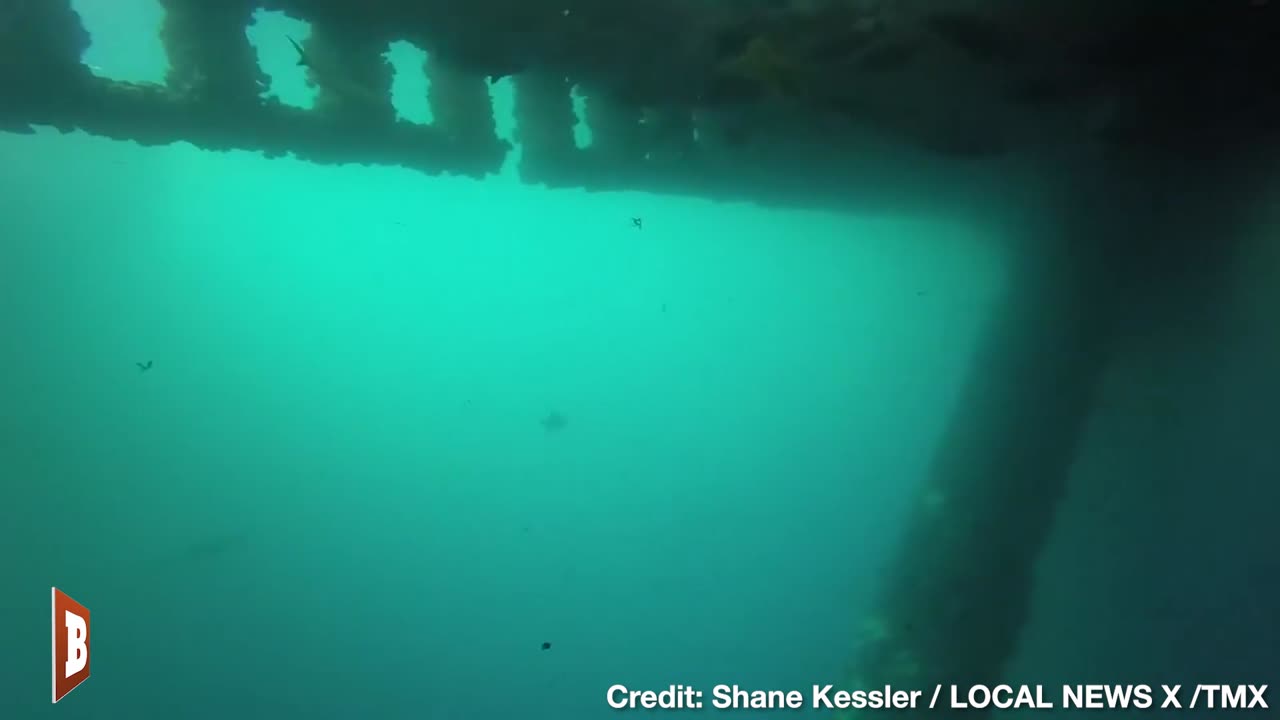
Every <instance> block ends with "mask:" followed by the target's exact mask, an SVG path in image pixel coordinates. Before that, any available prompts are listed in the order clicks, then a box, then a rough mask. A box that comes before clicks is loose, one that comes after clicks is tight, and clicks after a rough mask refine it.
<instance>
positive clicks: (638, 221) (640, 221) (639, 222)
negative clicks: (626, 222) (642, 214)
mask: <svg viewBox="0 0 1280 720" xmlns="http://www.w3.org/2000/svg"><path fill="white" fill-rule="evenodd" d="M631 224H632V225H634V226H635V229H637V230H643V229H644V218H638V217H633V218H631Z"/></svg>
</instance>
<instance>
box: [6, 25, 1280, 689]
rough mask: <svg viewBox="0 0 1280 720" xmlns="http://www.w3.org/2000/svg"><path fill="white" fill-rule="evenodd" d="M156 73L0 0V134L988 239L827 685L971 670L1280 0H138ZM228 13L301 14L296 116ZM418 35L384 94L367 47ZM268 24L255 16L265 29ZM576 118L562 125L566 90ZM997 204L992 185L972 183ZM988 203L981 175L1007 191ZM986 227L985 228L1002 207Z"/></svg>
mask: <svg viewBox="0 0 1280 720" xmlns="http://www.w3.org/2000/svg"><path fill="white" fill-rule="evenodd" d="M162 4H163V6H164V8H165V10H166V16H165V20H164V24H163V27H162V30H161V35H162V39H163V41H164V45H165V48H166V50H167V53H168V56H169V60H170V71H169V75H168V78H167V81H166V83H165V84H163V85H145V84H131V83H124V82H116V81H112V80H108V79H104V78H99V77H96V76H95V75H94V74H93V73H92V72H91V71H90V70H89V69H88V68H87V67H86V66H85V65H84V64H83V63H82V62H81V55H82V53H83V52H84V50H85V49H86V47H87V46H88V42H89V37H88V35H87V33H86V31H85V29H84V28H83V27H82V25H81V23H80V20H79V18H78V17H77V15H76V14H75V12H74V11H73V10H72V8H71V6H70V2H69V0H26V2H23V1H22V0H8V2H6V3H5V4H4V5H3V6H2V7H3V8H5V9H4V11H3V14H2V15H0V129H3V130H6V131H9V132H24V131H29V129H30V128H31V127H32V126H33V125H44V126H52V127H55V128H58V129H60V130H63V131H70V130H73V129H78V130H83V131H85V132H88V133H92V134H95V135H101V136H106V137H112V138H118V139H125V140H133V141H136V142H138V143H141V144H163V143H172V142H176V141H187V142H190V143H192V144H194V145H196V146H199V147H203V148H207V149H211V150H220V149H233V148H235V149H244V150H254V151H261V152H262V153H264V154H266V155H268V156H280V155H285V154H292V155H294V156H296V157H298V158H301V159H304V160H308V161H312V162H317V163H366V164H386V165H400V166H406V167H410V168H414V169H417V170H421V171H423V172H426V173H450V174H457V175H468V176H475V177H483V176H485V175H488V174H491V173H495V172H497V171H498V169H499V168H500V166H501V165H502V163H503V162H504V160H505V159H506V157H507V154H508V153H509V152H511V150H512V149H511V148H510V147H509V146H508V144H507V143H505V142H504V141H502V140H500V139H499V138H498V136H497V134H496V133H495V129H494V120H493V108H492V103H491V99H490V84H491V83H492V82H493V81H495V80H497V79H500V78H507V77H509V78H511V79H512V82H513V83H514V85H515V92H516V125H517V132H518V141H519V143H520V145H521V149H522V156H521V160H520V165H519V172H520V175H521V177H522V178H523V179H525V180H526V181H528V182H532V183H543V184H546V185H549V186H553V187H581V188H586V189H588V190H613V189H625V190H649V191H655V192H661V193H666V194H687V195H694V196H698V197H706V198H713V199H724V200H746V201H754V202H759V203H764V204H782V205H791V206H808V207H817V208H831V209H838V210H843V209H864V208H874V209H877V210H883V209H886V208H889V209H901V208H908V209H914V208H925V209H927V210H928V211H929V212H935V213H936V212H949V211H953V212H955V213H957V214H960V215H965V214H968V215H970V216H972V215H978V214H982V213H983V212H985V211H986V210H987V209H988V208H995V207H997V206H998V207H999V208H1002V210H1001V212H1003V213H1005V215H1004V217H1002V218H1000V219H998V220H997V222H1000V223H1003V224H1009V225H1013V226H1016V225H1017V223H1018V218H1017V217H1016V212H1015V213H1013V214H1009V213H1008V208H1010V207H1016V206H1018V205H1019V203H1020V202H1025V204H1026V205H1027V206H1028V207H1033V208H1034V211H1035V212H1036V213H1039V214H1040V215H1041V216H1043V214H1045V213H1052V214H1056V215H1057V217H1059V218H1060V221H1059V222H1058V223H1057V224H1056V225H1055V227H1054V231H1053V232H1050V233H1047V234H1046V233H1045V232H1044V231H1043V230H1044V225H1043V224H1040V225H1039V226H1038V230H1037V233H1036V234H1035V236H1034V237H1018V236H1017V232H1016V231H1015V232H1013V233H1012V236H1013V239H1014V241H1015V243H1016V244H1014V245H1012V246H1011V252H1012V253H1013V257H1015V258H1016V260H1015V262H1014V264H1013V267H1014V269H1015V271H1016V274H1015V277H1014V279H1013V281H1012V282H1011V284H1010V287H1009V290H1008V295H1007V297H1006V299H1005V301H1004V304H1003V306H1002V309H1001V310H1000V311H999V312H998V313H997V315H996V317H994V318H993V319H992V322H991V324H990V328H989V337H987V339H986V340H985V344H984V346H983V347H984V349H983V350H982V352H981V355H980V358H979V360H978V361H977V362H975V363H974V366H973V367H974V370H973V376H972V378H970V380H969V383H968V386H967V387H966V389H965V391H964V393H963V394H962V397H961V400H960V403H959V405H958V407H957V408H956V410H955V416H954V418H953V420H952V422H951V426H950V427H951V430H950V432H949V433H948V434H947V437H946V439H945V441H944V443H943V445H942V447H941V448H940V449H939V451H938V454H937V458H936V462H935V464H934V470H933V472H932V474H931V477H930V479H929V481H928V482H927V483H926V485H925V486H924V487H923V488H921V490H920V502H919V504H918V507H917V508H916V509H915V511H914V514H913V518H912V521H911V523H910V526H909V530H908V534H907V536H906V538H905V539H904V541H903V548H902V554H901V557H900V559H899V562H897V563H896V564H895V565H894V570H893V571H892V572H893V573H894V575H892V576H891V577H889V578H887V579H886V585H885V596H884V599H883V612H882V613H880V614H879V615H878V616H877V619H876V622H875V623H873V625H874V627H871V628H869V629H868V635H867V637H865V638H859V639H856V641H855V640H851V642H852V643H854V644H855V645H856V648H857V650H856V653H857V655H856V659H855V662H854V663H853V670H852V671H851V672H852V677H850V678H849V681H850V683H851V684H856V685H858V686H860V687H875V686H881V685H885V684H891V685H893V686H895V687H920V686H924V685H925V684H927V683H932V682H945V683H964V682H975V683H977V682H993V681H994V679H997V678H1000V677H1001V673H1002V672H1003V670H1004V668H1005V665H1006V663H1007V662H1008V660H1009V658H1010V656H1011V655H1012V654H1013V652H1014V649H1015V646H1016V643H1017V640H1018V635H1019V632H1020V630H1021V628H1022V625H1023V623H1024V621H1025V619H1026V615H1027V608H1028V603H1029V597H1030V593H1031V590H1032V585H1033V578H1032V573H1033V567H1034V564H1035V562H1036V559H1037V557H1038V556H1039V554H1040V551H1041V550H1042V548H1043V546H1044V544H1045V542H1046V538H1047V536H1048V533H1049V529H1050V528H1051V526H1052V524H1053V520H1054V517H1055V513H1056V511H1057V508H1058V506H1059V502H1060V500H1061V498H1062V497H1063V495H1064V492H1065V489H1066V484H1067V478H1068V474H1069V472H1070V469H1071V466H1072V462H1073V458H1074V457H1075V453H1076V450H1077V447H1078V444H1079V439H1080V436H1081V434H1082V432H1083V431H1084V427H1085V423H1086V420H1087V419H1088V417H1089V414H1090V412H1091V410H1092V407H1093V402H1094V399H1095V397H1096V395H1097V392H1098V388H1099V385H1100V383H1101V382H1102V378H1103V377H1104V373H1105V371H1106V369H1107V368H1108V367H1109V366H1110V365H1111V364H1112V363H1113V362H1114V361H1115V359H1116V357H1117V355H1118V354H1119V353H1123V352H1125V351H1126V348H1128V347H1130V346H1131V343H1132V341H1133V339H1134V338H1141V337H1143V336H1145V335H1147V334H1149V333H1152V332H1156V331H1158V330H1159V329H1160V328H1164V327H1168V326H1170V325H1174V324H1180V323H1184V322H1185V321H1186V320H1187V318H1204V317H1208V316H1211V315H1212V308H1213V307H1215V305H1216V304H1217V303H1219V302H1220V301H1221V300H1222V298H1223V296H1224V293H1225V292H1226V291H1227V287H1226V284H1227V283H1228V282H1229V281H1228V278H1229V277H1231V270H1230V269H1231V268H1232V267H1233V264H1234V263H1237V262H1238V261H1239V259H1238V258H1239V257H1240V253H1242V252H1244V251H1245V248H1244V247H1243V243H1242V242H1241V241H1239V237H1240V236H1239V234H1238V233H1235V232H1234V230H1233V229H1234V228H1235V227H1236V224H1237V222H1238V221H1241V220H1242V218H1243V217H1244V213H1247V212H1248V211H1249V209H1250V208H1251V203H1252V202H1253V200H1254V197H1255V192H1256V190H1257V188H1259V187H1260V184H1259V178H1260V177H1261V176H1262V173H1263V172H1265V171H1266V170H1267V168H1268V161H1270V160H1272V159H1274V156H1275V154H1276V153H1275V150H1274V147H1275V143H1274V136H1275V133H1276V132H1277V131H1280V6H1277V7H1274V8H1273V7H1272V6H1271V5H1272V4H1271V3H1268V2H1265V1H1260V0H1185V1H1183V2H1169V1H1168V0H1128V1H1127V2H1117V1H1116V0H1043V1H1039V2H1028V1H1027V0H741V1H738V2H707V1H706V0H555V1H554V2H552V1H551V0H471V1H470V2H465V3H459V2H457V0H363V1H361V2H355V1H354V0H162ZM258 10H273V11H282V12H284V13H287V14H288V15H290V16H292V17H296V18H298V19H301V20H305V21H306V22H308V23H309V24H310V26H311V28H312V33H311V35H310V36H309V37H307V38H305V39H300V49H301V55H302V59H303V61H304V62H305V63H306V66H307V69H308V71H309V73H310V77H311V80H312V81H313V82H314V83H315V84H316V86H317V87H318V90H319V96H318V100H317V103H316V106H315V108H314V109H310V110H303V109H299V108H294V107H289V106H286V105H284V104H281V103H280V102H278V101H277V100H275V99H273V98H270V97H264V89H265V87H266V85H267V78H265V77H264V75H263V72H262V70H261V68H260V67H259V65H258V62H257V58H256V56H255V51H254V49H253V47H252V46H251V44H250V43H249V41H248V39H247V38H246V35H245V29H246V26H248V25H249V24H250V23H251V22H252V20H253V16H254V13H255V12H256V11H258ZM399 40H406V41H409V42H412V43H413V44H415V45H417V46H419V47H421V48H423V49H425V50H426V51H427V52H428V53H429V56H430V59H429V61H428V63H427V65H426V67H425V68H424V71H425V72H426V73H427V74H428V76H429V78H430V93H431V95H430V98H429V102H430V106H431V109H432V114H433V117H434V121H433V122H432V123H431V124H429V125H418V124H413V123H409V122H406V121H404V120H402V119H399V118H397V115H396V112H395V109H394V107H393V106H392V102H391V93H390V90H391V82H392V71H391V68H390V66H389V65H388V64H387V62H386V60H385V59H384V57H383V53H384V52H385V50H386V48H387V46H388V44H389V43H391V42H394V41H399ZM282 41H283V38H282ZM575 96H578V97H581V98H583V99H584V103H585V113H584V118H583V119H584V120H585V122H586V124H587V125H588V126H589V127H590V130H591V135H592V142H591V143H590V145H589V146H587V147H579V146H578V145H577V144H575V141H574V136H573V126H574V125H575V124H576V123H577V122H578V117H577V116H576V114H575V110H574V97H575ZM992 193H997V194H999V195H1000V196H1001V197H1000V198H998V199H992V197H991V194H992ZM1011 198H1012V199H1011ZM1015 230H1016V228H1015Z"/></svg>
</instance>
